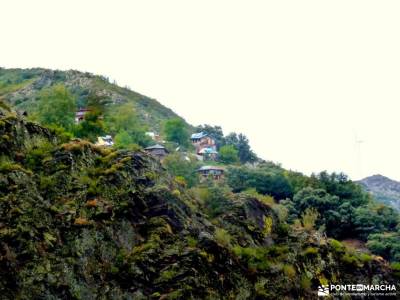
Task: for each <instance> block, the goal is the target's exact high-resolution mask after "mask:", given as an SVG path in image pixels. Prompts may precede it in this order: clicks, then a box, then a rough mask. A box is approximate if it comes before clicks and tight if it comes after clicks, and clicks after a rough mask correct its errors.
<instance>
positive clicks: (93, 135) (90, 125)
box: [75, 109, 105, 142]
mask: <svg viewBox="0 0 400 300" xmlns="http://www.w3.org/2000/svg"><path fill="white" fill-rule="evenodd" d="M104 134H105V126H104V122H103V120H102V118H101V111H99V110H94V109H93V110H92V111H89V112H88V113H86V115H85V119H84V120H83V121H82V122H81V123H79V125H78V126H76V129H75V135H76V136H77V137H80V138H87V139H89V140H90V141H92V142H95V141H96V139H97V137H98V136H101V135H104Z"/></svg>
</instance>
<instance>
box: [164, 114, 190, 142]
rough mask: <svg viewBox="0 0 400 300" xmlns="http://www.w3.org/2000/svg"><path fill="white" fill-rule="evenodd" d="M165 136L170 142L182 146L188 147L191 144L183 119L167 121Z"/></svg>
mask: <svg viewBox="0 0 400 300" xmlns="http://www.w3.org/2000/svg"><path fill="white" fill-rule="evenodd" d="M164 134H165V138H166V139H167V140H168V141H170V142H175V143H178V144H179V145H181V146H187V145H188V143H189V132H188V130H187V128H186V125H185V123H184V122H183V120H182V119H179V118H174V119H170V120H168V121H166V122H165V124H164Z"/></svg>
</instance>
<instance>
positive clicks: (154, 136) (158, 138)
mask: <svg viewBox="0 0 400 300" xmlns="http://www.w3.org/2000/svg"><path fill="white" fill-rule="evenodd" d="M145 134H146V135H147V136H148V137H150V138H151V139H152V140H153V141H156V142H161V136H160V135H159V134H157V133H155V132H152V131H147V132H146V133H145Z"/></svg>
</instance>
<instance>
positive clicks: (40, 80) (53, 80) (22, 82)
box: [0, 67, 193, 132]
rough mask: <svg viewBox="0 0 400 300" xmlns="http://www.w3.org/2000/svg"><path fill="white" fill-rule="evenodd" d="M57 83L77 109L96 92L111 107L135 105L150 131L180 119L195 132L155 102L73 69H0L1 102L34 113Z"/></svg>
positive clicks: (101, 77)
mask: <svg viewBox="0 0 400 300" xmlns="http://www.w3.org/2000/svg"><path fill="white" fill-rule="evenodd" d="M58 83H62V84H64V85H65V86H66V88H67V89H68V90H69V91H70V92H71V93H72V94H73V95H74V96H75V97H76V98H77V104H78V108H79V107H84V106H85V105H86V104H87V103H86V101H87V96H88V94H89V93H91V92H95V93H96V94H97V95H98V96H104V97H106V98H107V99H108V101H109V104H111V105H118V104H123V103H126V102H131V103H133V104H134V105H135V108H136V110H137V113H138V117H139V118H140V120H141V121H142V122H143V123H144V124H145V125H147V126H148V128H149V130H154V131H157V132H160V131H161V128H162V122H163V121H165V120H168V119H171V118H179V119H181V120H183V121H184V122H185V124H186V126H187V127H188V128H193V126H192V125H191V124H189V123H188V122H186V121H185V120H184V118H182V117H181V116H179V115H178V114H176V113H175V112H174V111H173V110H172V109H170V108H168V107H166V106H164V105H163V104H161V103H160V102H159V101H157V100H156V99H153V98H151V97H148V96H145V95H143V94H140V93H138V92H136V91H133V90H131V89H129V88H126V87H120V86H118V85H117V84H116V83H111V82H110V81H109V79H108V78H107V77H105V76H101V75H94V74H92V73H89V72H81V71H78V70H72V69H71V70H67V71H61V70H51V69H46V68H31V69H22V68H2V67H0V99H1V98H2V99H3V100H6V101H7V102H8V103H9V104H11V105H12V106H13V107H15V108H16V109H17V110H24V111H27V112H28V113H30V112H32V111H33V110H34V108H35V105H36V103H35V100H36V99H37V98H38V95H39V93H40V91H42V90H43V89H45V88H48V87H50V86H54V85H56V84H58Z"/></svg>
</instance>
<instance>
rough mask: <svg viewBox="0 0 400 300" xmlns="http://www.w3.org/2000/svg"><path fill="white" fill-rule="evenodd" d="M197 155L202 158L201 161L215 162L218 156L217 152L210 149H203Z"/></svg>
mask: <svg viewBox="0 0 400 300" xmlns="http://www.w3.org/2000/svg"><path fill="white" fill-rule="evenodd" d="M198 155H200V156H201V157H203V160H216V159H217V156H218V152H217V151H216V150H215V149H213V148H210V147H207V148H203V149H201V150H200V151H199V153H198Z"/></svg>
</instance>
